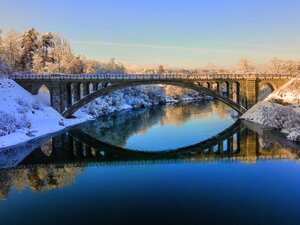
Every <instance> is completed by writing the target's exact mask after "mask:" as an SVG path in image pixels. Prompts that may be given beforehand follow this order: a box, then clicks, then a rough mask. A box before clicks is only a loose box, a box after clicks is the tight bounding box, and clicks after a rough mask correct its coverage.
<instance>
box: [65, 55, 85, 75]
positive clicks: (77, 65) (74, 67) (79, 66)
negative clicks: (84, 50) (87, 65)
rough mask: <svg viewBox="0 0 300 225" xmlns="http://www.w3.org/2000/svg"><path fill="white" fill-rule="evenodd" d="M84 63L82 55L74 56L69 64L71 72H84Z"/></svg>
mask: <svg viewBox="0 0 300 225" xmlns="http://www.w3.org/2000/svg"><path fill="white" fill-rule="evenodd" d="M83 69H84V65H83V62H82V60H81V59H80V57H74V58H73V60H72V61H71V63H70V66H69V69H68V70H69V73H71V74H81V73H83Z"/></svg>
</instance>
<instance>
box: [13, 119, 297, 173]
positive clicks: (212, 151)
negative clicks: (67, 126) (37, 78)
mask: <svg viewBox="0 0 300 225" xmlns="http://www.w3.org/2000/svg"><path fill="white" fill-rule="evenodd" d="M280 142H281V144H279V142H278V143H277V142H276V138H275V139H274V137H273V135H272V133H270V135H269V137H268V136H260V135H259V134H257V133H256V132H254V131H251V130H250V129H247V128H246V127H245V126H244V125H243V124H241V123H240V122H239V121H238V122H236V123H235V124H233V125H232V126H230V127H229V128H227V129H226V130H224V131H223V132H221V133H219V134H218V135H216V136H214V137H212V138H210V139H208V140H205V141H202V142H200V143H197V144H195V145H191V146H188V147H183V148H178V149H175V150H166V151H156V152H147V151H138V150H131V149H125V148H122V147H118V146H113V145H111V144H108V143H105V142H102V141H100V140H98V139H96V138H94V137H92V136H89V135H88V134H86V133H84V132H82V131H81V130H72V131H70V132H68V133H66V134H64V135H60V136H57V137H54V138H52V140H50V141H49V142H48V143H47V144H45V145H44V146H42V147H40V148H38V149H36V150H35V151H33V152H32V153H31V154H30V155H29V156H28V157H26V158H25V159H24V160H23V161H22V162H21V163H20V164H19V167H20V168H24V167H28V166H35V165H37V166H47V165H53V166H55V165H58V166H68V167H76V166H79V167H81V166H84V165H85V164H88V165H101V164H122V163H138V164H140V163H142V164H144V163H154V162H167V161H171V162H172V161H174V160H184V161H215V160H227V159H230V160H239V161H242V162H255V161H256V160H257V159H298V157H299V153H298V151H297V146H295V147H293V146H287V145H285V146H284V144H282V140H281V141H280ZM287 143H288V142H287ZM274 145H276V146H277V147H274ZM280 145H281V147H280ZM270 149H272V150H270Z"/></svg>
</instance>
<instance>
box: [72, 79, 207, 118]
mask: <svg viewBox="0 0 300 225" xmlns="http://www.w3.org/2000/svg"><path fill="white" fill-rule="evenodd" d="M209 99H212V98H211V97H209V96H206V95H204V94H201V93H198V92H196V91H193V90H189V89H184V88H180V87H175V86H170V85H142V86H137V87H131V88H126V89H123V90H118V91H114V92H112V93H109V94H107V95H105V96H102V97H99V98H97V99H96V100H94V101H92V102H91V103H89V104H87V105H86V106H85V107H83V108H82V109H81V110H78V112H76V113H75V116H76V117H81V116H82V115H84V114H85V113H87V114H89V115H92V116H101V115H106V114H109V113H112V112H116V111H121V110H126V109H131V108H136V107H144V106H150V105H157V104H167V103H174V102H180V101H196V100H209Z"/></svg>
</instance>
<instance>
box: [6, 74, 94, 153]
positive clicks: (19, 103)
mask: <svg viewBox="0 0 300 225" xmlns="http://www.w3.org/2000/svg"><path fill="white" fill-rule="evenodd" d="M0 93H1V95H0V106H1V107H0V148H2V147H7V146H11V145H16V144H18V143H21V142H25V141H28V140H30V139H33V138H36V137H40V136H43V135H47V134H51V133H54V132H57V131H60V130H62V129H65V128H66V127H68V126H72V125H75V124H78V123H81V122H84V121H86V120H87V119H89V118H91V117H88V116H85V117H84V118H78V119H64V118H63V117H62V116H61V115H60V114H59V113H58V112H57V111H55V110H54V109H53V108H52V107H50V106H48V105H47V104H46V103H45V102H44V101H43V100H42V96H40V95H39V96H32V95H31V94H30V93H29V92H27V91H26V90H24V89H23V88H22V87H20V86H19V85H18V84H17V83H15V82H14V81H13V80H10V79H6V78H0Z"/></svg>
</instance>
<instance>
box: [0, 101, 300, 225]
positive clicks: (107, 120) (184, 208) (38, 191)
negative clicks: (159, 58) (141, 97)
mask: <svg viewBox="0 0 300 225" xmlns="http://www.w3.org/2000/svg"><path fill="white" fill-rule="evenodd" d="M230 113H231V110H230V109H229V108H228V107H226V106H225V105H223V104H221V103H219V102H217V101H211V102H206V103H190V104H184V105H182V104H180V105H172V106H156V107H152V108H143V109H135V110H132V111H125V112H121V113H116V114H113V115H110V116H106V117H102V118H99V119H97V120H95V121H90V122H87V123H85V124H82V125H80V126H77V127H75V128H73V129H71V130H69V131H68V132H66V133H62V134H60V135H57V136H55V137H45V138H43V139H40V140H36V141H32V142H28V143H26V144H23V145H21V146H17V147H15V148H11V149H2V150H0V167H1V170H0V199H1V201H0V221H1V223H2V224H109V225H114V224H209V225H214V224H249V225H250V224H251V225H253V224H300V217H299V210H300V190H299V187H300V179H299V178H300V164H299V163H298V158H299V149H300V147H299V145H297V144H295V143H291V142H288V141H285V139H284V137H282V136H281V135H280V134H277V133H275V132H274V131H270V130H262V129H260V128H258V127H257V126H254V125H252V124H244V123H241V122H239V121H236V120H235V119H233V118H231V116H230Z"/></svg>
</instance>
